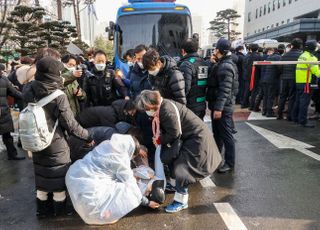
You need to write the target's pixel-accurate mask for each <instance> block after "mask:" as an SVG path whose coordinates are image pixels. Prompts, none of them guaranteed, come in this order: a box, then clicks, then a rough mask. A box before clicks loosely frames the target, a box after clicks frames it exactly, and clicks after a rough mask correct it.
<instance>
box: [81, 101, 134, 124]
mask: <svg viewBox="0 0 320 230" xmlns="http://www.w3.org/2000/svg"><path fill="white" fill-rule="evenodd" d="M127 102H128V101H127V100H116V101H114V102H113V103H112V105H111V106H96V107H90V108H86V109H85V110H83V111H82V112H81V113H80V114H79V115H78V116H77V120H78V122H79V123H80V124H81V125H82V126H83V127H84V128H92V127H98V126H107V127H115V125H116V124H117V123H118V122H119V121H125V122H128V123H132V121H133V117H130V116H129V115H127V114H125V112H124V108H125V106H126V104H127Z"/></svg>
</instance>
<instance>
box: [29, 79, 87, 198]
mask: <svg viewBox="0 0 320 230" xmlns="http://www.w3.org/2000/svg"><path fill="white" fill-rule="evenodd" d="M52 92H54V90H50V89H46V87H45V86H44V85H43V84H42V83H41V82H38V81H33V82H31V83H30V84H29V85H27V86H26V87H25V89H24V92H23V93H24V99H25V101H26V102H34V101H38V100H40V99H41V98H43V97H45V96H47V95H49V94H51V93H52ZM44 110H45V114H46V119H47V124H48V127H49V130H50V129H51V130H52V129H53V127H54V124H55V121H56V120H57V119H58V120H59V125H58V127H57V129H56V131H55V133H54V136H53V140H52V143H51V145H50V146H49V147H47V148H46V149H44V150H42V151H40V152H36V153H33V164H34V171H35V182H36V188H37V189H38V190H40V191H46V192H59V191H64V190H65V189H66V188H65V175H66V173H67V171H68V168H69V165H70V162H71V160H70V149H69V146H68V143H67V141H66V136H65V132H67V133H68V134H70V135H75V136H77V137H78V138H80V139H83V140H87V141H90V140H91V137H90V135H89V133H88V131H87V130H86V129H83V128H82V127H81V126H80V125H79V124H78V122H77V121H76V120H75V118H74V115H73V112H72V111H71V108H70V105H69V102H68V98H67V96H66V95H65V94H64V95H61V96H59V97H57V98H56V99H55V100H53V101H52V102H50V103H49V104H48V105H46V106H44ZM51 130H50V131H51Z"/></svg>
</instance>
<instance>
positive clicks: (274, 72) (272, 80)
mask: <svg viewBox="0 0 320 230" xmlns="http://www.w3.org/2000/svg"><path fill="white" fill-rule="evenodd" d="M280 60H281V56H280V54H279V53H274V54H272V55H270V56H269V57H268V58H267V60H266V61H280ZM279 76H280V71H279V67H278V66H276V65H267V66H265V68H264V71H263V74H262V78H261V83H264V84H276V83H277V82H278V81H279Z"/></svg>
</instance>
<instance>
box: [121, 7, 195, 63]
mask: <svg viewBox="0 0 320 230" xmlns="http://www.w3.org/2000/svg"><path fill="white" fill-rule="evenodd" d="M191 30H192V29H191V20H190V17H189V16H188V15H184V14H173V13H171V14H170V13H165V14H143V15H128V16H122V17H120V18H119V19H118V23H117V44H116V45H117V52H118V55H119V57H120V58H123V55H124V54H125V53H126V52H127V50H129V49H134V48H135V47H136V46H137V45H140V44H143V45H146V46H147V47H149V46H151V47H153V48H156V49H157V50H159V52H160V54H161V55H170V56H172V57H179V56H180V52H181V51H180V47H181V43H182V41H183V40H185V39H187V38H189V37H191V33H192V31H191Z"/></svg>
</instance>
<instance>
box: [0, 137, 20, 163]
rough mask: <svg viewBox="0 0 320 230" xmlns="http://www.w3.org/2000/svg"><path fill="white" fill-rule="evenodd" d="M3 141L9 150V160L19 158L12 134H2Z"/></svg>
mask: <svg viewBox="0 0 320 230" xmlns="http://www.w3.org/2000/svg"><path fill="white" fill-rule="evenodd" d="M2 141H3V143H4V145H5V146H6V148H7V153H8V158H11V157H15V156H17V150H16V148H15V147H14V144H13V137H12V136H11V134H10V132H8V133H4V134H2Z"/></svg>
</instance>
